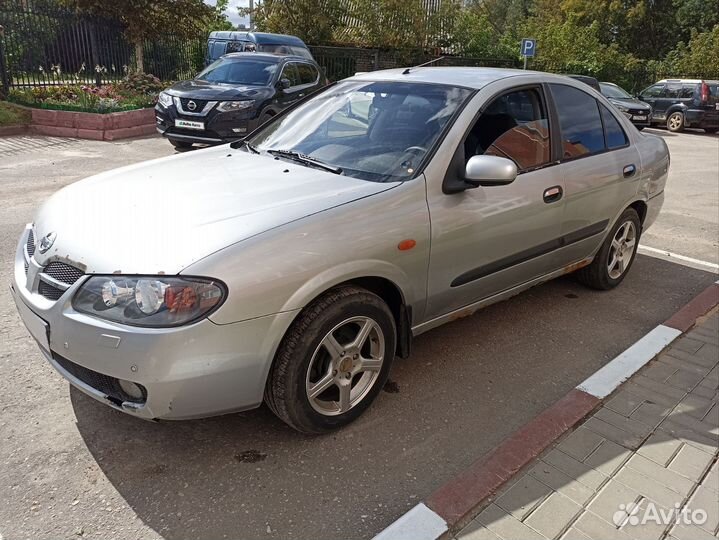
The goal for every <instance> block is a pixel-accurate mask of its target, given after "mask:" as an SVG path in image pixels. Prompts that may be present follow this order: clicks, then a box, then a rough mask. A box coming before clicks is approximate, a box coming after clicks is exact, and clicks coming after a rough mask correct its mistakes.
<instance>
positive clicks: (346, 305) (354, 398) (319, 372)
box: [265, 286, 397, 433]
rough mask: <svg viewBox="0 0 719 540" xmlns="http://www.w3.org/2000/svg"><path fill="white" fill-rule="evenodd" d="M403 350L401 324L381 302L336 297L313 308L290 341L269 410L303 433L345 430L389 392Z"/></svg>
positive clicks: (366, 295) (356, 291) (363, 293)
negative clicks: (395, 363)
mask: <svg viewBox="0 0 719 540" xmlns="http://www.w3.org/2000/svg"><path fill="white" fill-rule="evenodd" d="M396 342H397V338H396V328H395V322H394V317H393V316H392V313H391V311H390V309H389V307H388V306H387V304H385V302H384V301H383V300H382V299H381V298H379V297H378V296H377V295H375V294H373V293H371V292H369V291H367V290H365V289H362V288H359V287H354V286H343V287H339V288H336V289H333V290H331V291H329V292H328V293H326V294H324V295H323V296H321V297H320V298H318V299H317V300H315V301H314V302H312V303H311V304H310V305H309V306H307V307H306V308H305V309H304V310H303V311H302V313H300V315H299V316H298V318H297V320H296V321H295V322H294V323H293V324H292V326H291V327H290V329H289V330H288V332H287V334H286V335H285V337H284V338H283V340H282V343H281V344H280V347H279V350H278V351H277V355H276V357H275V361H274V363H273V365H272V369H271V370H270V374H269V377H268V380H267V386H266V388H265V402H266V403H267V404H268V405H269V407H270V409H272V411H273V412H274V413H275V414H276V415H277V416H278V417H280V419H282V420H283V421H284V422H286V423H287V424H289V425H290V426H291V427H293V428H294V429H296V430H298V431H302V432H305V433H325V432H328V431H331V430H333V429H337V428H340V427H342V426H345V425H347V424H349V423H350V422H352V421H353V420H355V419H356V418H358V417H359V416H360V415H361V414H362V413H363V412H364V411H365V410H366V409H367V408H368V407H369V405H370V404H371V403H372V401H373V400H374V399H375V397H376V396H377V394H378V393H379V391H380V390H381V389H382V386H383V385H384V383H385V382H386V380H387V376H388V374H389V370H390V365H391V363H392V359H393V358H394V353H395V344H396Z"/></svg>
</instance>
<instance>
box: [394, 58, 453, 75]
mask: <svg viewBox="0 0 719 540" xmlns="http://www.w3.org/2000/svg"><path fill="white" fill-rule="evenodd" d="M440 60H444V56H440V57H439V58H435V59H434V60H430V61H429V62H425V63H424V64H420V65H418V66H412V67H408V68H407V69H405V70H404V71H403V72H402V75H409V70H410V69H415V68H421V67H425V66H428V65H430V64H434V63H435V62H439V61H440Z"/></svg>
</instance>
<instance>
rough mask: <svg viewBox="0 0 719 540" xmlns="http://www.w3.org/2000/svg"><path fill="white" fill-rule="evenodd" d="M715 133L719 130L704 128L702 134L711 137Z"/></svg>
mask: <svg viewBox="0 0 719 540" xmlns="http://www.w3.org/2000/svg"><path fill="white" fill-rule="evenodd" d="M717 131H719V128H704V133H710V134H712V135H713V134H714V133H716V132H717Z"/></svg>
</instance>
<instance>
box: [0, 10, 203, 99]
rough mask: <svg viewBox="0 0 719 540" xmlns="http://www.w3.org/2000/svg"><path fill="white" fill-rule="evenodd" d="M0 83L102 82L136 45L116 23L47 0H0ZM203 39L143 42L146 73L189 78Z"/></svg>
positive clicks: (128, 62)
mask: <svg viewBox="0 0 719 540" xmlns="http://www.w3.org/2000/svg"><path fill="white" fill-rule="evenodd" d="M0 26H2V28H3V31H2V33H0V56H2V58H1V59H0V76H1V77H0V81H3V82H4V86H5V87H6V88H5V89H6V90H7V89H8V87H32V86H48V85H63V84H97V85H102V84H105V83H109V82H112V81H116V80H119V79H121V78H122V77H124V76H125V74H126V73H127V72H128V71H130V70H131V69H133V68H134V67H135V65H136V63H137V58H136V57H135V47H134V46H133V45H132V44H130V43H129V42H128V40H127V39H126V37H125V35H124V34H123V29H122V27H121V26H120V25H119V24H118V23H117V22H115V21H111V20H107V19H103V18H100V17H89V16H82V15H78V14H77V13H75V12H73V11H71V10H68V9H65V8H63V7H62V6H60V5H58V4H57V2H55V1H52V0H2V1H0ZM205 47H206V45H205V39H204V38H203V37H200V36H198V37H197V38H196V39H180V38H177V37H176V36H173V35H167V36H162V37H160V38H159V39H156V40H152V41H148V42H146V43H145V44H144V54H143V60H144V65H145V71H147V72H148V73H152V74H154V75H156V76H157V77H159V78H160V79H163V80H178V79H184V78H190V77H193V76H194V75H195V74H197V71H198V70H199V69H201V67H202V65H203V62H204V52H205Z"/></svg>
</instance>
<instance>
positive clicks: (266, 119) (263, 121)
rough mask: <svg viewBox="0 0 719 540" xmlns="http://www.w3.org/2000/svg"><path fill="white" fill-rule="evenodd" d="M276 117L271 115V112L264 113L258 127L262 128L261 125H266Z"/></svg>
mask: <svg viewBox="0 0 719 540" xmlns="http://www.w3.org/2000/svg"><path fill="white" fill-rule="evenodd" d="M274 116H275V115H274V114H272V113H269V112H266V113H262V116H260V121H259V122H258V123H257V127H260V126H261V125H263V124H266V123H267V122H269V121H270V120H272V118H273V117H274Z"/></svg>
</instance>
